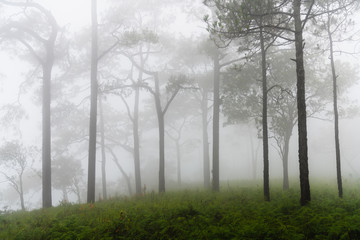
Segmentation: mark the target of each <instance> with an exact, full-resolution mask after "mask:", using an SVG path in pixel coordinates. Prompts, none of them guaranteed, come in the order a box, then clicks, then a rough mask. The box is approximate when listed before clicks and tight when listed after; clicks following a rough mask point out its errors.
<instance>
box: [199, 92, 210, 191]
mask: <svg viewBox="0 0 360 240" xmlns="http://www.w3.org/2000/svg"><path fill="white" fill-rule="evenodd" d="M201 118H202V139H203V164H204V165H203V167H204V169H203V170H204V187H205V189H210V185H211V184H210V178H211V176H210V154H209V136H208V119H207V118H208V90H207V88H206V87H205V88H204V89H203V96H202V99H201Z"/></svg>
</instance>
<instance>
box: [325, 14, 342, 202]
mask: <svg viewBox="0 0 360 240" xmlns="http://www.w3.org/2000/svg"><path fill="white" fill-rule="evenodd" d="M330 22H331V19H330V15H329V14H328V22H327V33H328V37H329V43H330V62H331V73H332V80H333V99H334V130H335V152H336V177H337V185H338V194H339V197H340V198H342V197H343V188H342V179H341V159H340V140H339V112H338V103H337V76H336V70H335V62H334V49H333V39H332V34H331V29H330Z"/></svg>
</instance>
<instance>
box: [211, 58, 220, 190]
mask: <svg viewBox="0 0 360 240" xmlns="http://www.w3.org/2000/svg"><path fill="white" fill-rule="evenodd" d="M219 121H220V62H219V54H218V53H217V54H215V56H214V106H213V170H212V175H213V185H212V190H213V191H215V192H218V191H220V163H219V143H220V140H219V137H220V136H219V135H220V134H219V131H220V130H219Z"/></svg>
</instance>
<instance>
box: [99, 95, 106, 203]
mask: <svg viewBox="0 0 360 240" xmlns="http://www.w3.org/2000/svg"><path fill="white" fill-rule="evenodd" d="M99 111H100V134H101V139H100V144H101V182H102V194H103V199H107V189H106V185H107V184H106V151H105V129H104V128H105V123H104V110H103V102H102V99H101V96H100V97H99Z"/></svg>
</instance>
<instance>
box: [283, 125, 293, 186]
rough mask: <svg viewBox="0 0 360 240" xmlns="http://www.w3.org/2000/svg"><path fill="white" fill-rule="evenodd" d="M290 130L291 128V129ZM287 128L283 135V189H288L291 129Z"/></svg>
mask: <svg viewBox="0 0 360 240" xmlns="http://www.w3.org/2000/svg"><path fill="white" fill-rule="evenodd" d="M291 130H292V129H291ZM291 130H290V131H289V130H287V131H286V133H285V136H284V152H283V156H282V162H283V190H288V189H289V145H290V138H291V132H292V131H291Z"/></svg>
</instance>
